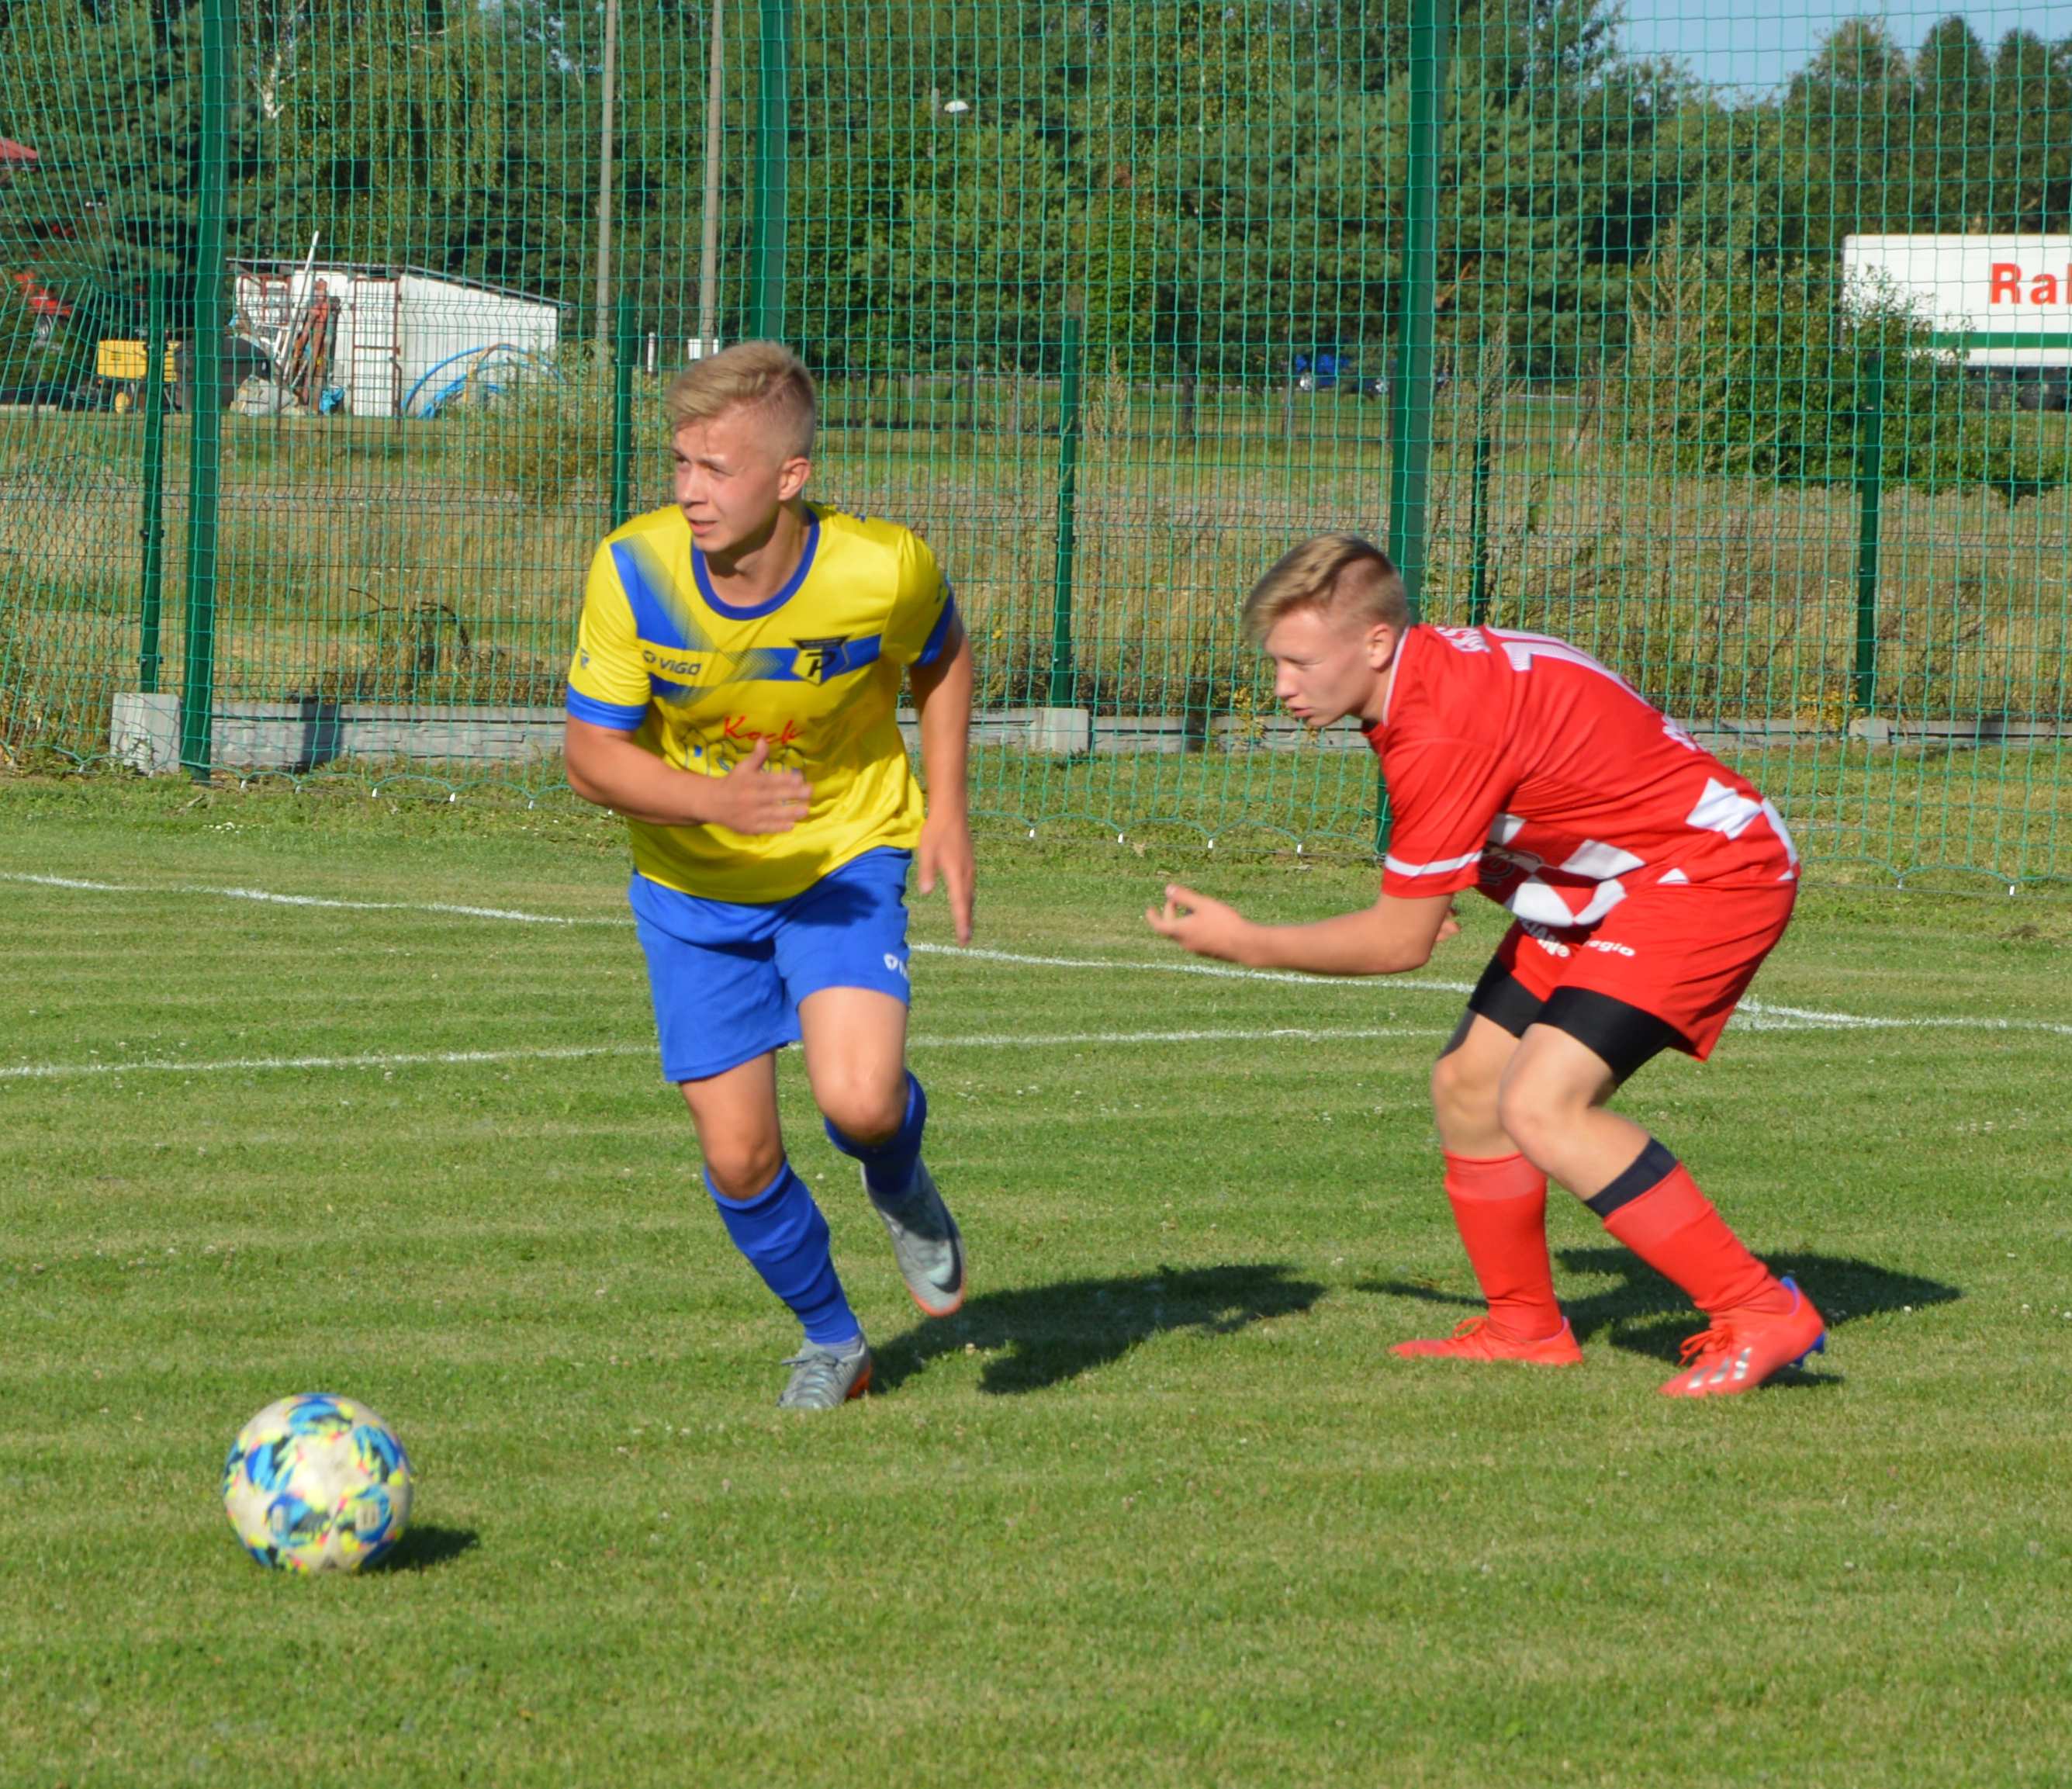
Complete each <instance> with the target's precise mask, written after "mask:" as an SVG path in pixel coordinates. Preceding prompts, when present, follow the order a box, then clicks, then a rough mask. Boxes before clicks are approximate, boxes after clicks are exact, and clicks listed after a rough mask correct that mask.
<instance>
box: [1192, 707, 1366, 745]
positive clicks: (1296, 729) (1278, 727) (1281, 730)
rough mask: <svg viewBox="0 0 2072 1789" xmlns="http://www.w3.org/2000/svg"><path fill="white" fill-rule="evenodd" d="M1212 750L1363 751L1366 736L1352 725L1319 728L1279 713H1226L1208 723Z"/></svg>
mask: <svg viewBox="0 0 2072 1789" xmlns="http://www.w3.org/2000/svg"><path fill="white" fill-rule="evenodd" d="M1209 747H1210V750H1211V751H1354V752H1358V751H1367V749H1368V747H1367V736H1366V734H1363V733H1362V732H1361V731H1360V730H1359V728H1358V727H1356V726H1343V725H1341V726H1333V727H1326V728H1324V729H1322V730H1321V731H1320V730H1318V729H1317V728H1315V727H1313V726H1304V725H1303V723H1302V722H1300V721H1292V720H1289V719H1287V718H1285V717H1282V716H1278V715H1274V716H1267V715H1247V714H1230V715H1226V716H1224V717H1223V718H1222V719H1220V720H1216V721H1211V722H1210V723H1209Z"/></svg>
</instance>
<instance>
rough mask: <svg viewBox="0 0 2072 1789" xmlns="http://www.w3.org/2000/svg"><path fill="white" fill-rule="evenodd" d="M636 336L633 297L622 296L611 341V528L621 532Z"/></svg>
mask: <svg viewBox="0 0 2072 1789" xmlns="http://www.w3.org/2000/svg"><path fill="white" fill-rule="evenodd" d="M639 352H640V350H639V343H638V342H636V341H635V339H634V334H633V294H631V292H629V291H627V290H625V289H624V288H623V287H622V288H621V289H620V290H619V315H618V318H617V319H616V327H615V328H614V329H613V331H612V337H611V525H612V526H613V527H614V528H622V527H623V526H624V525H625V523H626V518H627V516H628V515H629V514H631V511H632V488H633V362H634V359H635V356H637V355H638V354H639Z"/></svg>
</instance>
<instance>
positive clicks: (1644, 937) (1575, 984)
mask: <svg viewBox="0 0 2072 1789" xmlns="http://www.w3.org/2000/svg"><path fill="white" fill-rule="evenodd" d="M1798 893H1799V885H1798V884H1797V883H1796V882H1784V883H1781V884H1778V883H1771V884H1763V883H1757V884H1756V885H1754V886H1749V884H1747V883H1745V882H1744V883H1729V884H1716V885H1712V886H1707V885H1705V884H1704V883H1690V882H1686V883H1673V884H1671V885H1670V886H1667V887H1663V886H1661V885H1660V884H1659V883H1658V884H1656V885H1655V886H1652V887H1648V888H1643V889H1640V890H1637V891H1636V892H1634V894H1631V895H1628V896H1627V897H1626V899H1624V900H1623V901H1622V902H1620V903H1619V904H1618V906H1617V907H1614V908H1613V909H1612V911H1610V912H1609V914H1607V915H1605V918H1604V919H1601V920H1600V921H1599V922H1598V923H1597V924H1596V925H1594V926H1589V927H1566V926H1560V927H1556V926H1543V925H1537V924H1534V923H1531V922H1530V921H1527V920H1519V922H1517V923H1515V924H1514V925H1513V926H1512V927H1511V930H1510V931H1509V932H1507V933H1505V934H1504V938H1503V943H1502V944H1498V946H1497V949H1496V956H1495V959H1494V961H1493V963H1492V964H1491V968H1492V969H1494V968H1495V967H1497V966H1498V965H1499V964H1500V965H1501V966H1502V967H1503V969H1507V970H1508V971H1509V972H1510V973H1511V976H1512V977H1513V978H1514V979H1515V980H1516V981H1518V982H1519V984H1520V985H1522V986H1523V988H1524V989H1526V991H1527V993H1531V994H1533V995H1535V997H1538V998H1539V999H1540V1000H1543V1001H1544V1000H1545V999H1547V998H1548V997H1549V996H1550V995H1552V993H1553V992H1554V991H1555V989H1557V988H1581V989H1589V991H1590V992H1592V993H1600V994H1604V995H1606V996H1608V997H1609V998H1611V999H1614V1000H1618V1001H1624V1002H1625V1003H1626V1005H1627V1006H1637V1007H1638V1008H1639V1009H1640V1010H1642V1012H1644V1013H1651V1014H1654V1015H1655V1018H1659V1019H1660V1020H1661V1021H1662V1022H1663V1023H1664V1024H1666V1025H1668V1026H1671V1027H1672V1028H1673V1029H1674V1030H1675V1032H1676V1034H1677V1035H1678V1037H1679V1038H1681V1039H1682V1040H1683V1042H1682V1044H1681V1046H1680V1047H1682V1048H1683V1049H1685V1050H1687V1051H1688V1052H1689V1053H1690V1054H1691V1055H1694V1056H1696V1057H1697V1058H1698V1059H1699V1060H1700V1061H1701V1062H1702V1061H1703V1060H1704V1059H1705V1058H1706V1057H1707V1056H1709V1055H1711V1054H1712V1046H1713V1045H1714V1044H1716V1043H1718V1042H1719V1041H1720V1033H1721V1032H1722V1031H1724V1030H1726V1028H1727V1021H1728V1019H1729V1018H1731V1017H1733V1010H1734V1008H1735V1006H1737V1005H1738V1004H1739V1003H1740V1001H1741V996H1742V995H1743V994H1744V993H1747V991H1748V985H1749V983H1750V982H1751V981H1753V980H1754V979H1755V972H1756V971H1757V969H1761V968H1762V960H1763V959H1764V958H1765V957H1766V956H1769V955H1770V951H1771V949H1772V948H1774V946H1775V944H1776V943H1777V941H1778V939H1780V938H1782V936H1784V927H1785V923H1786V921H1787V920H1789V919H1790V917H1791V903H1792V902H1793V901H1794V899H1796V898H1797V895H1798Z"/></svg>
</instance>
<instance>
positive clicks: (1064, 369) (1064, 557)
mask: <svg viewBox="0 0 2072 1789" xmlns="http://www.w3.org/2000/svg"><path fill="white" fill-rule="evenodd" d="M1079 306H1080V300H1079V297H1078V295H1077V294H1074V296H1073V297H1072V298H1071V302H1069V303H1068V304H1067V306H1066V307H1065V333H1064V339H1063V342H1062V343H1061V344H1060V350H1061V352H1060V354H1059V361H1060V365H1059V372H1060V374H1061V375H1062V376H1061V379H1060V381H1059V384H1060V388H1061V389H1060V391H1059V401H1058V552H1057V558H1056V561H1055V566H1054V572H1053V574H1052V578H1051V582H1050V693H1049V694H1048V695H1047V696H1046V697H1045V698H1044V699H1045V701H1047V702H1048V703H1049V704H1050V706H1051V707H1053V708H1062V707H1064V706H1066V705H1068V704H1069V703H1070V702H1071V700H1072V697H1073V694H1074V691H1075V686H1076V685H1077V684H1078V681H1079V678H1078V676H1077V673H1076V672H1075V668H1074V664H1073V654H1072V555H1073V552H1074V549H1075V545H1076V541H1077V535H1076V528H1075V518H1074V513H1073V511H1074V505H1075V501H1076V500H1077V497H1078V495H1079Z"/></svg>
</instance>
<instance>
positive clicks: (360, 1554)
mask: <svg viewBox="0 0 2072 1789" xmlns="http://www.w3.org/2000/svg"><path fill="white" fill-rule="evenodd" d="M223 1505H224V1509H225V1510H226V1511H228V1512H229V1516H230V1525H231V1526H232V1528H235V1529H236V1531H237V1538H238V1539H239V1540H241V1541H243V1542H244V1543H245V1551H246V1552H247V1553H250V1554H251V1555H252V1557H253V1558H254V1559H256V1560H257V1561H259V1563H260V1564H261V1565H272V1566H275V1567H277V1568H278V1569H281V1570H283V1571H290V1572H356V1571H358V1570H359V1569H360V1567H361V1566H363V1565H366V1564H367V1563H368V1561H370V1560H376V1559H379V1558H380V1557H381V1556H382V1555H383V1554H384V1553H387V1552H388V1551H389V1548H392V1547H393V1546H394V1545H395V1544H396V1543H397V1541H398V1540H401V1539H402V1537H403V1529H404V1526H405V1524H407V1523H408V1522H409V1520H410V1462H409V1458H407V1457H406V1456H405V1454H404V1452H403V1444H402V1443H401V1441H398V1440H397V1438H396V1432H395V1430H394V1429H391V1428H390V1427H389V1425H388V1424H387V1423H385V1422H384V1421H382V1420H381V1419H380V1417H377V1416H376V1415H375V1413H373V1412H372V1410H370V1409H368V1408H367V1406H366V1405H365V1404H360V1403H358V1402H356V1400H353V1399H352V1398H347V1397H335V1396H331V1394H330V1393H328V1392H308V1393H306V1394H304V1395H303V1396H301V1397H290V1398H282V1400H281V1401H280V1402H279V1403H278V1404H268V1405H267V1406H266V1408H265V1409H263V1410H261V1412H260V1413H259V1414H258V1415H257V1416H256V1417H253V1419H252V1420H251V1421H249V1422H248V1423H247V1424H245V1426H244V1428H242V1429H240V1430H239V1431H238V1433H237V1439H236V1441H232V1443H231V1444H230V1457H229V1458H228V1459H227V1460H225V1461H224V1462H223Z"/></svg>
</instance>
